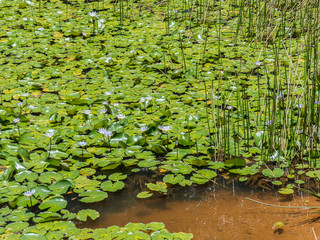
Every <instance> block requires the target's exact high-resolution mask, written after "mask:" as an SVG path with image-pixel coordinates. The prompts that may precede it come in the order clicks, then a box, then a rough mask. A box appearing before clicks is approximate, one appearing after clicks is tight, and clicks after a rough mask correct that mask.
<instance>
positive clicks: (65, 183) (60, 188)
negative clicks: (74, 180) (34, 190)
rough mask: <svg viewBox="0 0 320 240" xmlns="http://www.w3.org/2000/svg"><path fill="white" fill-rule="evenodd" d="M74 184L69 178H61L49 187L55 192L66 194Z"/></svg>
mask: <svg viewBox="0 0 320 240" xmlns="http://www.w3.org/2000/svg"><path fill="white" fill-rule="evenodd" d="M71 186H72V184H71V182H70V181H69V180H60V181H58V182H56V183H55V184H53V185H50V186H49V189H50V190H51V191H52V193H53V194H65V193H67V191H68V190H69V188H70V187H71Z"/></svg>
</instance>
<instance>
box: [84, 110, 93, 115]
mask: <svg viewBox="0 0 320 240" xmlns="http://www.w3.org/2000/svg"><path fill="white" fill-rule="evenodd" d="M83 113H84V114H87V115H90V114H91V111H90V110H84V111H83Z"/></svg>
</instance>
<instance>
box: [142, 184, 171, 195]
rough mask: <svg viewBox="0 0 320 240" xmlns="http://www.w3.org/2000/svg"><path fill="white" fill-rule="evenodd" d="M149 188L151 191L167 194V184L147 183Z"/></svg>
mask: <svg viewBox="0 0 320 240" xmlns="http://www.w3.org/2000/svg"><path fill="white" fill-rule="evenodd" d="M146 185H147V187H148V188H149V189H150V190H151V191H156V192H164V193H166V192H167V184H166V183H164V182H156V183H155V184H154V183H146Z"/></svg>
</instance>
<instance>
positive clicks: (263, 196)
mask: <svg viewBox="0 0 320 240" xmlns="http://www.w3.org/2000/svg"><path fill="white" fill-rule="evenodd" d="M138 191H139V189H132V188H131V189H128V188H127V189H124V190H123V191H121V192H119V193H114V194H110V196H109V198H108V199H106V200H105V201H103V202H100V203H96V204H87V205H84V204H83V205H77V208H82V207H84V208H91V209H96V210H97V211H99V212H100V218H98V219H97V220H95V221H87V222H85V223H80V225H79V227H91V228H99V227H108V226H111V225H118V226H124V225H126V224H127V223H129V222H142V223H149V222H157V221H159V222H163V223H165V225H166V227H167V229H168V230H169V231H171V232H192V233H193V234H194V237H195V239H199V240H211V239H212V240H214V239H217V240H220V239H238V240H239V239H240V240H242V239H246V240H247V239H266V240H269V239H290V240H295V239H316V238H315V235H317V237H318V238H319V239H320V224H319V221H318V218H319V216H320V213H319V214H317V213H313V214H310V211H309V213H308V212H307V211H303V210H299V209H285V208H276V207H269V206H265V205H261V204H257V203H254V202H252V201H249V200H247V199H246V198H245V197H250V198H253V199H256V200H259V201H262V202H265V203H270V204H277V205H283V206H306V204H308V206H317V205H318V206H320V202H319V201H317V200H316V199H315V198H314V197H312V196H310V197H309V196H304V195H299V196H294V197H291V198H290V197H285V196H282V195H280V194H277V193H275V192H269V191H268V192H267V191H253V190H250V189H249V188H235V189H233V191H229V190H225V189H217V188H216V187H215V186H214V185H210V186H208V185H207V186H198V187H190V188H184V189H180V190H178V191H174V193H172V194H169V195H168V196H166V197H162V198H160V197H153V198H150V199H137V198H136V194H137V193H138ZM279 221H281V222H284V223H285V226H284V227H283V231H274V229H273V225H274V223H275V222H279ZM312 228H313V229H312Z"/></svg>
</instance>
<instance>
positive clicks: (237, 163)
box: [224, 158, 246, 168]
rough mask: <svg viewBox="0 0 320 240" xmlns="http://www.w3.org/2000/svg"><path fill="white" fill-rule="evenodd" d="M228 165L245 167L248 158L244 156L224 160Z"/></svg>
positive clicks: (230, 166)
mask: <svg viewBox="0 0 320 240" xmlns="http://www.w3.org/2000/svg"><path fill="white" fill-rule="evenodd" d="M224 164H225V166H226V167H229V168H232V167H245V166H246V160H244V159H242V158H229V159H226V160H225V162H224Z"/></svg>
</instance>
